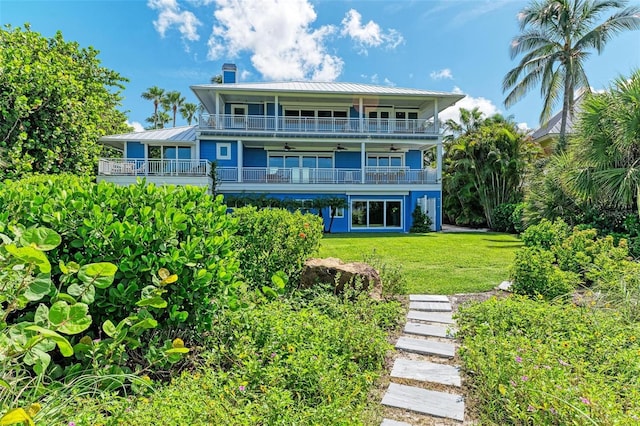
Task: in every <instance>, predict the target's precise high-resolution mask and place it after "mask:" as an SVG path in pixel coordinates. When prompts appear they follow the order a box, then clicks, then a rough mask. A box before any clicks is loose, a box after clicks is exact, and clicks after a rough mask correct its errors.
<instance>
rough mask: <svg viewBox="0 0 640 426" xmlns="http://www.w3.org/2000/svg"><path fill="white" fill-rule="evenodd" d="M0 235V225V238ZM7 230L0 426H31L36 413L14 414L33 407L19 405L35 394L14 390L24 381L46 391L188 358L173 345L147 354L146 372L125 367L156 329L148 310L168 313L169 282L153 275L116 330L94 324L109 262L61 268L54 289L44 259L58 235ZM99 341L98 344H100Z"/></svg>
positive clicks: (0, 252)
mask: <svg viewBox="0 0 640 426" xmlns="http://www.w3.org/2000/svg"><path fill="white" fill-rule="evenodd" d="M4 228H5V225H4V223H2V222H0V231H4ZM10 230H11V231H12V233H13V235H14V237H13V238H11V237H9V236H8V235H7V234H4V233H0V241H1V244H0V290H1V291H0V401H4V402H6V401H11V404H5V403H3V404H2V405H1V406H0V416H2V417H1V418H0V422H1V423H2V424H3V425H4V424H7V425H8V424H14V423H15V422H13V423H12V422H11V421H12V420H11V419H18V420H20V421H26V422H28V423H30V424H31V423H32V420H31V417H33V416H35V415H36V414H37V413H38V411H39V410H35V409H32V410H31V412H30V410H29V409H26V410H25V408H23V407H21V405H24V406H29V404H33V403H35V402H34V401H29V400H26V399H27V398H28V396H32V395H33V394H34V392H33V391H34V390H33V389H25V388H24V387H22V386H20V382H21V381H22V379H23V378H24V377H29V376H34V375H35V376H37V377H38V380H37V381H36V382H35V384H34V385H33V386H36V387H38V386H43V387H46V386H48V385H49V384H51V383H52V382H51V380H52V379H60V378H64V380H72V379H73V378H75V377H78V375H81V374H87V373H88V372H91V373H92V374H94V375H101V376H104V375H110V374H115V375H122V374H123V373H128V372H135V373H140V372H141V371H142V369H143V368H148V367H150V365H151V364H153V363H156V362H164V363H172V362H177V361H179V360H180V359H181V358H182V356H183V355H184V354H185V353H187V352H189V349H188V348H185V347H184V344H183V343H182V342H181V341H179V339H176V340H174V341H173V342H170V341H169V342H165V345H164V347H162V348H153V350H152V351H149V352H150V353H151V352H152V353H153V354H154V356H153V357H152V358H149V357H147V359H146V361H147V364H146V365H143V366H140V365H133V364H132V363H130V362H128V361H129V360H128V356H127V353H128V351H129V350H131V349H136V348H139V347H140V346H141V344H142V343H141V342H142V339H141V337H142V335H143V334H144V333H145V332H146V331H147V330H149V329H153V328H156V327H157V325H158V322H157V320H156V319H155V318H154V317H153V315H152V313H151V312H149V308H150V307H153V308H156V309H164V308H166V307H167V302H166V300H165V299H164V296H165V294H167V293H168V290H167V286H169V285H170V284H173V283H175V282H176V281H177V279H178V277H177V276H176V275H175V274H170V273H169V271H167V270H165V269H161V270H160V271H158V277H154V279H153V282H154V285H149V286H146V287H145V288H144V289H143V290H142V292H141V295H139V296H140V297H139V299H138V301H137V302H136V303H135V304H136V306H137V307H138V308H137V309H135V311H130V312H128V313H127V314H128V315H127V316H126V318H124V319H122V320H121V321H119V322H118V323H117V325H115V324H114V323H113V322H112V321H111V320H110V319H107V320H106V321H104V322H103V323H102V324H101V325H100V324H95V323H94V320H93V318H92V315H91V308H92V306H93V305H94V302H95V294H96V290H97V289H108V288H109V287H111V286H112V285H113V283H114V277H115V274H116V271H117V267H116V266H115V265H114V264H112V263H109V262H100V263H91V264H87V265H83V266H80V265H79V264H77V263H75V262H70V263H68V264H64V263H62V262H61V263H60V265H59V268H60V270H61V272H62V275H61V276H60V277H59V280H58V282H57V283H54V281H53V280H52V276H51V271H52V265H51V263H50V262H49V259H48V258H47V256H46V254H45V252H50V251H52V250H54V249H56V248H57V247H58V246H59V245H60V243H61V240H62V239H61V237H60V235H59V234H58V233H56V232H55V231H52V230H50V229H47V228H28V229H24V228H21V227H10ZM92 325H93V326H94V327H92ZM96 326H99V327H96ZM96 329H97V330H96ZM100 335H102V336H104V337H103V338H102V339H99V338H98V337H99V336H100ZM147 349H149V348H147ZM55 385H56V382H55V381H54V382H53V385H52V386H55ZM33 386H31V387H33ZM43 392H44V390H40V391H37V392H35V394H38V393H40V394H42V393H43ZM7 394H10V395H7ZM12 405H14V406H12ZM15 405H17V406H15Z"/></svg>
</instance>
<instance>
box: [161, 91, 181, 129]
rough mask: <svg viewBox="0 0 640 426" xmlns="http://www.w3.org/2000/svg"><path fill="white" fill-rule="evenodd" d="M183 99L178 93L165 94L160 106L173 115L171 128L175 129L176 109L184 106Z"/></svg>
mask: <svg viewBox="0 0 640 426" xmlns="http://www.w3.org/2000/svg"><path fill="white" fill-rule="evenodd" d="M184 101H185V99H184V97H183V96H182V95H181V94H180V92H178V91H175V90H174V91H171V92H167V95H166V96H165V97H164V100H163V102H162V105H163V106H164V107H165V108H166V109H167V110H171V112H172V113H173V127H176V114H177V112H178V109H179V108H180V107H181V106H182V105H184Z"/></svg>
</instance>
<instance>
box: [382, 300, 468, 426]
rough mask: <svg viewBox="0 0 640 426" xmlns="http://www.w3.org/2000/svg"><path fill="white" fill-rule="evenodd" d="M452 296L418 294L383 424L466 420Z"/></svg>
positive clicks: (400, 342) (385, 399)
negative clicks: (455, 358)
mask: <svg viewBox="0 0 640 426" xmlns="http://www.w3.org/2000/svg"><path fill="white" fill-rule="evenodd" d="M451 315H452V314H451V303H450V301H449V298H448V297H447V296H441V295H429V294H412V295H410V296H409V313H408V314H407V323H406V325H405V327H404V334H403V335H402V336H400V338H399V339H398V342H397V343H396V349H398V351H399V356H398V357H397V358H396V360H395V362H394V364H393V369H392V371H391V383H390V384H389V388H388V389H387V392H386V393H385V395H384V397H383V398H382V405H384V406H386V407H390V408H391V409H386V412H387V415H386V418H385V419H384V420H383V421H382V425H381V426H411V425H412V420H414V421H416V422H418V423H419V424H447V425H455V424H462V422H464V399H463V397H462V391H461V389H460V386H461V380H460V372H459V368H458V367H457V366H456V365H453V357H454V356H455V353H456V345H455V340H454V337H455V331H456V330H455V326H454V321H453V318H452V316H451Z"/></svg>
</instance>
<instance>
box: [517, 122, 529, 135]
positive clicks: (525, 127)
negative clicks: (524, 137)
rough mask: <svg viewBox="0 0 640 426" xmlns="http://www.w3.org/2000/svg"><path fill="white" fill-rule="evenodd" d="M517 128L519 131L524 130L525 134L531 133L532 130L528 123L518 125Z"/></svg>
mask: <svg viewBox="0 0 640 426" xmlns="http://www.w3.org/2000/svg"><path fill="white" fill-rule="evenodd" d="M517 126H518V129H520V130H522V132H524V133H527V132H530V131H531V130H532V129H531V127H529V125H528V124H527V123H518V124H517Z"/></svg>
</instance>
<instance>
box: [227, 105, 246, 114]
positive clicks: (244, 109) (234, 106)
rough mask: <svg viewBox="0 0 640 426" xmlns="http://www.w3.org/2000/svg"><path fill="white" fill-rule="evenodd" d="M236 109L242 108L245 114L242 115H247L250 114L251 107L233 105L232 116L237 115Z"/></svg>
mask: <svg viewBox="0 0 640 426" xmlns="http://www.w3.org/2000/svg"><path fill="white" fill-rule="evenodd" d="M236 108H241V109H242V110H243V111H244V112H243V114H242V115H247V114H248V112H249V105H246V104H231V115H237V114H236V112H235V110H236Z"/></svg>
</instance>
